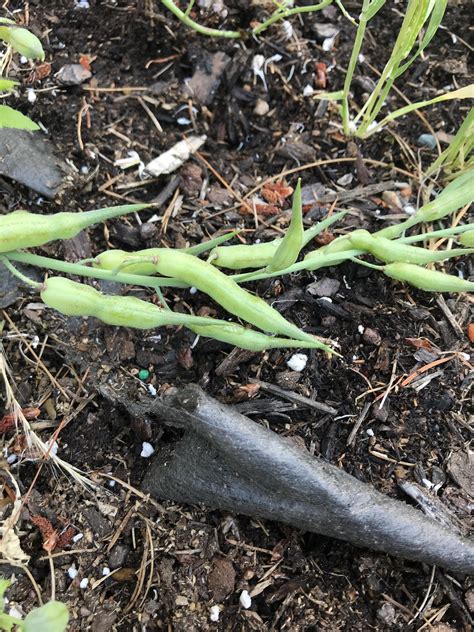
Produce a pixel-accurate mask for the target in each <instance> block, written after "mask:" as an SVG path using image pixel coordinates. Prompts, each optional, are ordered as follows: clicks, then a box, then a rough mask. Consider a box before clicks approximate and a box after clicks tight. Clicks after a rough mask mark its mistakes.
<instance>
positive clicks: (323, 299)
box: [321, 296, 332, 303]
mask: <svg viewBox="0 0 474 632" xmlns="http://www.w3.org/2000/svg"><path fill="white" fill-rule="evenodd" d="M321 300H322V301H326V302H327V303H332V298H330V297H329V296H321Z"/></svg>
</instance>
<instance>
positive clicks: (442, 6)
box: [396, 0, 448, 77]
mask: <svg viewBox="0 0 474 632" xmlns="http://www.w3.org/2000/svg"><path fill="white" fill-rule="evenodd" d="M447 5H448V0H435V2H434V3H433V5H432V6H431V11H430V13H431V15H430V21H429V23H428V27H427V28H426V31H425V33H424V35H423V39H422V40H421V43H420V45H419V47H418V49H417V51H416V52H415V53H414V54H413V56H412V57H411V59H410V60H409V61H407V62H406V63H405V64H403V65H402V66H399V67H398V69H397V71H396V77H399V76H400V75H402V74H403V73H404V72H405V71H406V70H407V69H408V68H409V66H411V64H412V63H413V62H414V61H415V60H416V59H417V57H419V56H420V55H421V53H422V52H423V51H424V50H425V48H426V47H427V46H428V44H429V43H430V42H431V40H432V39H433V37H434V36H435V35H436V33H437V31H438V29H439V27H440V25H441V22H442V21H443V17H444V13H445V11H446V7H447Z"/></svg>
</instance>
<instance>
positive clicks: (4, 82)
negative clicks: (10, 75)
mask: <svg viewBox="0 0 474 632" xmlns="http://www.w3.org/2000/svg"><path fill="white" fill-rule="evenodd" d="M17 85H18V81H12V80H11V79H0V91H2V92H3V91H4V92H6V91H8V90H11V89H12V88H13V86H17Z"/></svg>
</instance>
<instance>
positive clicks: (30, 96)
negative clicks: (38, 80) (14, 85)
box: [26, 88, 38, 103]
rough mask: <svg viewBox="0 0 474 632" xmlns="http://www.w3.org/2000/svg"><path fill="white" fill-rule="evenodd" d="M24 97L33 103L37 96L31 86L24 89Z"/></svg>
mask: <svg viewBox="0 0 474 632" xmlns="http://www.w3.org/2000/svg"><path fill="white" fill-rule="evenodd" d="M26 98H27V99H28V101H29V102H30V103H34V102H35V101H36V99H37V98H38V97H37V95H36V92H35V91H34V90H33V88H28V90H27V91H26Z"/></svg>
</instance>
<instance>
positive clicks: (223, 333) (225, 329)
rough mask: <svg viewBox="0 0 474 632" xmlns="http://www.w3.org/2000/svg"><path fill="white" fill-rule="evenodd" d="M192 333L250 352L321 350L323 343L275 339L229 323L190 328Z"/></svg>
mask: <svg viewBox="0 0 474 632" xmlns="http://www.w3.org/2000/svg"><path fill="white" fill-rule="evenodd" d="M190 329H191V331H193V332H194V333H195V334H199V335H200V336H206V337H208V338H214V339H215V340H220V341H221V342H226V343H228V344H230V345H233V346H234V347H240V348H241V349H248V350H249V351H265V350H266V349H286V348H299V349H320V348H321V343H320V342H318V341H315V342H308V341H304V340H293V339H291V338H273V337H272V336H267V335H266V334H262V333H260V332H259V331H254V330H253V329H246V328H245V327H242V325H238V324H236V323H228V324H227V325H225V326H220V325H219V326H216V325H211V326H205V327H201V326H199V327H194V326H193V327H190Z"/></svg>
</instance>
